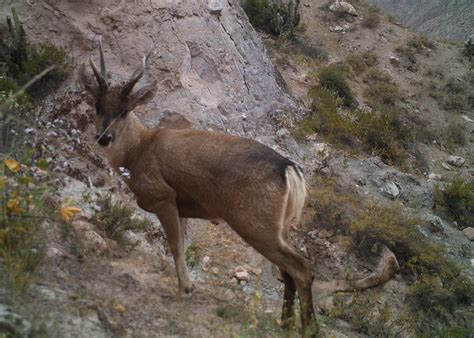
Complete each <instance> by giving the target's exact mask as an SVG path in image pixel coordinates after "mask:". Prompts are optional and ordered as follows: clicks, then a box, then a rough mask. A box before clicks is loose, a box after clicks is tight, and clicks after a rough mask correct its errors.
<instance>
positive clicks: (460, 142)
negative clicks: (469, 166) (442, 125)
mask: <svg viewBox="0 0 474 338" xmlns="http://www.w3.org/2000/svg"><path fill="white" fill-rule="evenodd" d="M464 130H465V127H464V125H463V124H461V123H459V122H451V123H450V124H449V126H448V129H447V131H446V144H447V145H448V146H451V147H454V146H464V145H466V142H467V140H466V136H464Z"/></svg>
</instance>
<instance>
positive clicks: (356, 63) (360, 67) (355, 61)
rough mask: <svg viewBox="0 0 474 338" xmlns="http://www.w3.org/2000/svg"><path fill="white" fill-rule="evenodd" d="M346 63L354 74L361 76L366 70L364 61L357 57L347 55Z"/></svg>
mask: <svg viewBox="0 0 474 338" xmlns="http://www.w3.org/2000/svg"><path fill="white" fill-rule="evenodd" d="M346 62H347V64H348V65H349V66H350V67H351V68H352V70H353V71H354V73H356V74H362V73H363V72H364V71H365V70H366V69H367V65H366V63H365V61H364V59H363V58H362V57H361V56H359V55H355V54H349V55H348V56H347V57H346Z"/></svg>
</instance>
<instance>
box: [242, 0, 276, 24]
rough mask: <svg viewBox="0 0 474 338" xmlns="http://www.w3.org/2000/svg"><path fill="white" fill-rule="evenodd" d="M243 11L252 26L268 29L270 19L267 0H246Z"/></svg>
mask: <svg viewBox="0 0 474 338" xmlns="http://www.w3.org/2000/svg"><path fill="white" fill-rule="evenodd" d="M244 10H245V13H246V14H247V16H248V18H249V21H250V23H251V24H252V26H254V27H255V28H258V29H264V30H265V29H268V25H269V24H270V19H271V16H270V8H269V4H268V0H248V1H246V2H245V3H244Z"/></svg>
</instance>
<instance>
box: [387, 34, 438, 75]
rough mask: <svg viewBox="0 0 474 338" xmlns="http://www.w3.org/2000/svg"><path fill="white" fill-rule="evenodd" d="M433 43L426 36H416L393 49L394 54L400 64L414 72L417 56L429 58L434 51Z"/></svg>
mask: <svg viewBox="0 0 474 338" xmlns="http://www.w3.org/2000/svg"><path fill="white" fill-rule="evenodd" d="M434 48H435V45H434V43H433V42H432V41H431V40H429V39H428V37H427V36H426V35H423V34H416V35H413V36H412V37H410V38H409V39H408V40H406V41H405V42H404V43H403V44H401V45H399V46H397V47H396V48H395V52H396V53H397V54H398V55H399V56H400V57H401V58H402V64H404V66H405V68H407V69H408V70H410V71H413V72H416V71H417V70H418V66H417V55H425V56H429V53H430V50H432V49H434Z"/></svg>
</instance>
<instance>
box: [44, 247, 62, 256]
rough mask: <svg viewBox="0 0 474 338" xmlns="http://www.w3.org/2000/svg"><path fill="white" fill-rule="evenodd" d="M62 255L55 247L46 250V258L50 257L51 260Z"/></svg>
mask: <svg viewBox="0 0 474 338" xmlns="http://www.w3.org/2000/svg"><path fill="white" fill-rule="evenodd" d="M60 254H61V251H59V250H58V249H57V248H55V247H52V246H50V247H48V248H47V249H46V256H48V257H49V258H54V257H57V256H59V255H60Z"/></svg>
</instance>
